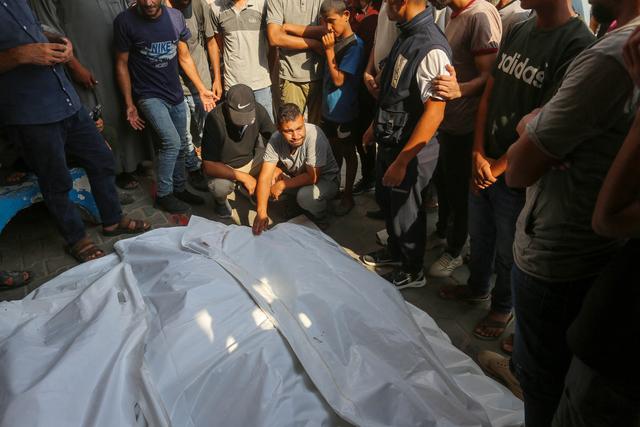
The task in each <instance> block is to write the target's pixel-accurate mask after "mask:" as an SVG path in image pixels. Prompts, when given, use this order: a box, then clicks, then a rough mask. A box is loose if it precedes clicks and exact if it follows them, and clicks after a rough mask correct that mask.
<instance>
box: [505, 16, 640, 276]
mask: <svg viewBox="0 0 640 427" xmlns="http://www.w3.org/2000/svg"><path fill="white" fill-rule="evenodd" d="M638 22H640V20H638V21H636V25H637V23H638ZM634 28H635V26H625V27H622V28H620V29H619V30H617V31H613V32H611V33H610V34H608V35H607V36H605V37H603V38H602V39H600V40H598V41H596V42H595V43H594V44H593V45H592V46H591V47H590V48H589V49H587V50H585V51H584V52H582V53H581V54H579V55H578V56H577V57H576V58H575V60H574V61H573V63H572V64H571V65H570V66H569V69H568V70H567V73H566V75H565V77H564V79H563V81H562V85H561V87H560V89H559V90H558V92H557V93H556V95H555V96H554V97H553V98H552V99H551V100H550V101H549V102H548V103H547V104H546V105H545V106H544V108H543V109H542V111H541V112H540V115H539V116H538V117H537V118H536V119H534V120H533V121H532V122H531V123H529V125H528V126H527V130H526V131H527V134H528V136H529V138H530V139H531V140H532V141H533V142H534V143H535V144H536V145H537V146H538V148H540V149H541V150H542V151H543V152H545V153H546V154H547V155H548V156H551V157H553V158H554V159H558V160H561V161H563V162H567V163H568V164H569V168H568V169H566V170H559V169H558V170H556V169H552V170H549V171H548V172H546V173H545V174H544V175H543V176H542V177H541V178H540V179H539V180H538V182H537V183H536V184H534V185H533V186H531V187H529V188H528V189H527V200H526V203H525V206H524V208H523V209H522V212H521V213H520V217H519V218H518V223H517V228H516V236H515V244H514V260H515V263H516V265H517V266H518V267H519V268H520V269H521V270H523V271H524V272H526V273H527V274H529V275H531V276H534V277H537V278H539V279H542V280H546V281H551V282H558V281H571V280H578V279H584V278H588V277H591V276H595V275H596V274H598V273H599V272H600V271H601V270H602V268H603V267H604V265H605V264H606V263H607V262H608V261H609V259H610V257H611V255H613V253H614V251H615V250H616V249H617V247H618V246H619V243H620V242H619V241H616V240H612V239H607V238H604V237H600V236H598V235H596V233H595V232H594V231H593V229H592V228H591V217H592V215H593V210H594V207H595V202H596V199H597V197H598V192H599V191H600V187H601V185H602V181H603V180H604V177H605V176H606V174H607V171H608V170H609V167H610V166H611V163H612V162H613V159H614V157H615V155H616V153H617V152H618V150H619V148H620V146H621V145H622V142H623V140H624V138H625V136H626V134H627V132H628V131H629V128H630V126H631V123H632V121H633V116H634V115H635V111H636V105H635V103H636V102H637V97H636V96H634V86H633V83H632V81H631V78H630V77H629V73H628V72H627V71H626V69H625V67H624V65H623V62H622V47H623V45H624V43H625V42H626V41H627V39H628V38H629V35H630V34H631V32H632V30H633V29H634Z"/></svg>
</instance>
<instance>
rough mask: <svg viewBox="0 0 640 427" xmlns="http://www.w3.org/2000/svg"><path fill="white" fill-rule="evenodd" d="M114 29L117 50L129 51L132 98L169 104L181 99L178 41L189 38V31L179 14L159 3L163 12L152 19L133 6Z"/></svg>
mask: <svg viewBox="0 0 640 427" xmlns="http://www.w3.org/2000/svg"><path fill="white" fill-rule="evenodd" d="M113 29H114V44H115V47H116V50H118V51H120V52H129V74H130V76H131V90H132V92H133V98H134V100H135V101H138V100H140V99H148V98H160V99H163V100H165V101H167V102H169V103H170V104H172V105H177V104H179V103H181V102H183V100H184V93H183V91H182V86H181V85H180V78H179V75H178V73H179V63H178V41H180V40H181V41H186V40H188V39H189V37H191V33H190V32H189V29H188V28H187V25H186V23H185V20H184V16H183V15H182V13H180V11H178V10H176V9H170V8H167V7H164V6H162V14H161V15H160V16H159V17H158V18H156V19H153V20H152V19H148V18H145V17H143V16H141V15H140V14H139V13H138V11H137V9H136V7H135V6H133V7H131V8H129V9H127V10H125V11H124V12H122V13H120V14H119V15H118V16H117V17H116V19H115V20H114V21H113Z"/></svg>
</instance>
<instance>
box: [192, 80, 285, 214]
mask: <svg viewBox="0 0 640 427" xmlns="http://www.w3.org/2000/svg"><path fill="white" fill-rule="evenodd" d="M275 131H276V129H275V126H274V125H273V122H272V121H271V118H270V117H269V114H268V113H267V110H266V109H265V108H264V107H263V106H262V105H261V104H260V103H258V102H257V101H256V99H255V96H254V92H253V91H252V90H251V88H250V87H249V86H246V85H235V86H232V87H231V88H229V90H228V91H227V96H226V100H225V101H224V102H223V103H221V104H218V105H217V106H216V108H214V109H213V110H212V111H211V112H210V113H209V115H208V116H207V120H206V123H205V128H204V135H203V138H202V169H203V170H204V173H205V174H206V175H207V176H208V177H210V178H213V179H212V180H211V181H210V182H209V190H210V191H211V193H212V194H213V200H214V202H215V211H216V213H217V214H218V216H220V217H221V218H229V217H231V205H229V202H228V201H227V196H228V195H229V194H231V193H232V192H233V191H234V190H235V189H236V188H237V187H238V189H239V190H242V189H243V188H244V190H242V191H243V192H245V191H246V193H248V195H249V197H251V196H253V194H254V193H255V189H256V185H257V181H256V178H257V177H258V174H259V173H260V167H261V166H262V157H263V154H264V144H263V142H262V138H264V140H265V141H268V140H269V139H270V138H271V135H272V134H273V133H274V132H275ZM261 137H262V138H261Z"/></svg>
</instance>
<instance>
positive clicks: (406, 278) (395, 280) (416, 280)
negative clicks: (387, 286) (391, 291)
mask: <svg viewBox="0 0 640 427" xmlns="http://www.w3.org/2000/svg"><path fill="white" fill-rule="evenodd" d="M382 277H384V278H385V279H386V280H388V281H389V282H391V283H392V284H393V286H395V288H396V289H398V290H400V289H405V288H421V287H423V286H424V285H426V284H427V279H425V278H424V273H423V272H422V269H420V270H418V271H417V272H416V273H409V272H406V271H404V270H401V269H398V270H393V271H392V272H390V273H387V274H385V275H383V276H382Z"/></svg>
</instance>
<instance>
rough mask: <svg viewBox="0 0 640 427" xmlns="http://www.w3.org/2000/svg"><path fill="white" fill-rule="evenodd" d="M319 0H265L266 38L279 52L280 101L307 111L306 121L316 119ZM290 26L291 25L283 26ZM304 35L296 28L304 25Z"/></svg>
mask: <svg viewBox="0 0 640 427" xmlns="http://www.w3.org/2000/svg"><path fill="white" fill-rule="evenodd" d="M321 3H322V1H321V0H267V37H268V38H269V44H271V46H273V47H278V48H279V53H280V74H279V75H280V103H281V104H286V103H293V104H296V105H297V106H298V108H299V109H300V111H303V112H304V111H305V109H306V110H307V113H308V119H309V122H311V123H313V124H318V123H319V122H320V116H321V107H322V69H321V66H320V60H321V57H320V56H319V55H318V53H322V52H323V48H322V44H321V43H320V41H319V38H320V37H321V36H322V34H323V33H324V28H323V27H320V26H319V23H320V21H319V20H320V4H321ZM287 26H292V28H287ZM306 27H310V28H308V29H306V31H305V32H304V36H303V35H302V34H301V33H300V32H299V31H298V30H299V29H300V28H303V29H304V28H306Z"/></svg>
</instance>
